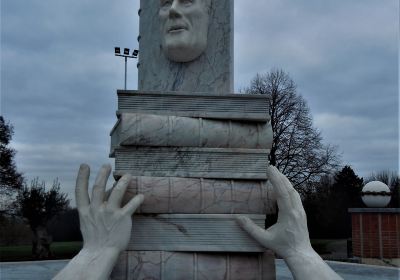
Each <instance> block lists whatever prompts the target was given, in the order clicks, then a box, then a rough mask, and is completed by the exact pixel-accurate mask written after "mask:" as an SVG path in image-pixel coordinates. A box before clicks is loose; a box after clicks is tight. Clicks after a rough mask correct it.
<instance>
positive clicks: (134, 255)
mask: <svg viewBox="0 0 400 280" xmlns="http://www.w3.org/2000/svg"><path fill="white" fill-rule="evenodd" d="M274 275H275V262H274V257H273V253H272V252H270V251H266V252H265V253H247V254H241V253H215V254H209V253H208V254H206V253H182V252H180V253H177V252H165V251H126V252H124V253H123V254H121V256H120V260H119V262H118V266H117V267H116V268H115V270H114V272H113V274H112V276H111V279H113V280H122V279H138V280H145V279H146V280H157V279H166V280H172V279H174V280H176V279H182V280H194V279H197V280H200V279H201V280H215V279H220V280H243V279H247V280H251V279H254V280H259V279H262V280H272V279H275V276H274Z"/></svg>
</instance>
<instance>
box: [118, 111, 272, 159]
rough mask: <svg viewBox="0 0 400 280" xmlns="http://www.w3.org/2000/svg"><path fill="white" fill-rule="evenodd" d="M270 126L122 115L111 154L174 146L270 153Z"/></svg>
mask: <svg viewBox="0 0 400 280" xmlns="http://www.w3.org/2000/svg"><path fill="white" fill-rule="evenodd" d="M271 143H272V128H271V125H270V123H260V122H246V123H245V122H239V121H221V120H211V119H202V118H188V117H176V116H160V115H151V114H132V113H127V114H122V115H121V116H120V121H119V122H118V124H117V126H116V128H115V129H114V130H113V132H112V133H111V153H113V152H114V149H115V148H116V147H118V146H172V147H180V146H182V147H205V148H249V149H267V148H269V147H270V146H271Z"/></svg>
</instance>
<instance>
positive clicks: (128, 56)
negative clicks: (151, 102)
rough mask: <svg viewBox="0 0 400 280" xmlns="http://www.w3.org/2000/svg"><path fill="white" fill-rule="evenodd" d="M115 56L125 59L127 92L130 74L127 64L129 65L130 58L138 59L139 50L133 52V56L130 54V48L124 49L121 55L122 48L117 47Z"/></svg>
mask: <svg viewBox="0 0 400 280" xmlns="http://www.w3.org/2000/svg"><path fill="white" fill-rule="evenodd" d="M114 49H115V56H120V57H123V58H125V84H124V85H125V86H124V89H125V90H126V75H127V72H128V68H127V64H128V58H137V57H138V54H139V51H138V50H133V52H132V55H130V54H129V52H130V50H129V49H128V48H124V53H123V54H121V48H120V47H115V48H114Z"/></svg>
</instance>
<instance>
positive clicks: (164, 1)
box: [160, 0, 172, 8]
mask: <svg viewBox="0 0 400 280" xmlns="http://www.w3.org/2000/svg"><path fill="white" fill-rule="evenodd" d="M171 5H172V0H161V3H160V6H161V7H162V8H164V7H169V6H171Z"/></svg>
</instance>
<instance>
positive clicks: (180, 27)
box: [167, 25, 187, 33]
mask: <svg viewBox="0 0 400 280" xmlns="http://www.w3.org/2000/svg"><path fill="white" fill-rule="evenodd" d="M183 30H187V27H186V26H184V25H173V26H171V27H169V28H168V29H167V32H168V33H173V32H180V31H183Z"/></svg>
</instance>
